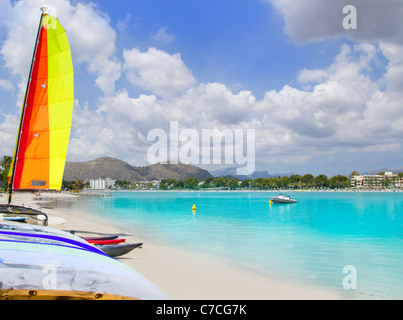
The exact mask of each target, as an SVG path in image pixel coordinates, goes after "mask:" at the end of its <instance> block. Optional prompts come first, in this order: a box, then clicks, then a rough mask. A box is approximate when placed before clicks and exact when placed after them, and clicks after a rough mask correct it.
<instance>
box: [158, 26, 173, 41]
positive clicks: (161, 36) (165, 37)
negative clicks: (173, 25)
mask: <svg viewBox="0 0 403 320" xmlns="http://www.w3.org/2000/svg"><path fill="white" fill-rule="evenodd" d="M167 29H168V28H167V27H161V28H159V29H158V31H157V33H156V34H155V35H154V36H153V39H154V40H156V41H158V42H160V43H164V44H166V43H172V42H174V41H175V36H174V35H173V34H170V33H169V32H168V30H167Z"/></svg>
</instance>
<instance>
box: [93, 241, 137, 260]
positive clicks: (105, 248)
mask: <svg viewBox="0 0 403 320" xmlns="http://www.w3.org/2000/svg"><path fill="white" fill-rule="evenodd" d="M142 245H143V243H141V242H139V243H129V244H107V245H102V244H96V245H95V246H96V247H97V248H98V249H100V250H101V251H102V252H104V253H105V254H107V255H108V256H110V257H113V258H115V257H119V256H123V255H124V254H126V253H129V252H130V251H132V250H133V249H136V248H138V247H141V246H142Z"/></svg>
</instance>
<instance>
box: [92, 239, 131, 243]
mask: <svg viewBox="0 0 403 320" xmlns="http://www.w3.org/2000/svg"><path fill="white" fill-rule="evenodd" d="M87 241H88V242H89V243H92V244H119V243H122V242H125V241H126V239H113V240H87Z"/></svg>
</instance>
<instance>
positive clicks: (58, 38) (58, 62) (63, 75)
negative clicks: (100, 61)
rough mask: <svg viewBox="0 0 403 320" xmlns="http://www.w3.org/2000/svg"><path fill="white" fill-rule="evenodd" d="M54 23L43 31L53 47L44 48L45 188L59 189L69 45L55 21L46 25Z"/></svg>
mask: <svg viewBox="0 0 403 320" xmlns="http://www.w3.org/2000/svg"><path fill="white" fill-rule="evenodd" d="M45 21H46V20H45ZM48 21H49V20H48ZM55 24H56V28H53V27H50V28H48V29H47V31H48V32H47V35H48V44H49V43H52V44H53V45H52V46H49V45H48V81H49V87H48V109H49V131H50V136H49V139H50V141H49V159H50V162H49V189H60V186H61V184H62V179H63V172H64V164H65V162H66V155H67V147H68V143H69V138H70V129H71V121H72V112H73V102H74V79H73V63H72V60H71V53H70V46H69V43H68V40H67V36H66V32H65V30H64V29H63V27H62V26H61V24H60V23H59V21H58V20H57V19H56V21H55V23H51V24H50V25H51V26H53V25H55Z"/></svg>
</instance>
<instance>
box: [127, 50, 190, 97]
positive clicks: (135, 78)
mask: <svg viewBox="0 0 403 320" xmlns="http://www.w3.org/2000/svg"><path fill="white" fill-rule="evenodd" d="M123 57H124V60H125V63H124V70H125V71H126V73H127V79H128V81H130V83H132V84H133V85H134V86H139V87H141V88H143V89H145V90H147V91H150V92H151V93H153V94H156V95H158V96H161V97H172V96H175V95H177V94H179V93H181V92H183V91H184V90H185V89H187V88H189V87H191V86H192V85H194V84H195V79H194V77H193V75H192V72H191V71H190V70H189V69H188V68H187V67H186V65H185V64H184V63H183V61H182V59H181V55H180V54H179V53H176V54H173V55H170V54H168V53H167V52H165V51H162V50H158V49H156V48H150V49H149V50H148V51H147V52H141V51H140V50H139V49H137V48H133V49H131V50H124V52H123Z"/></svg>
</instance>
